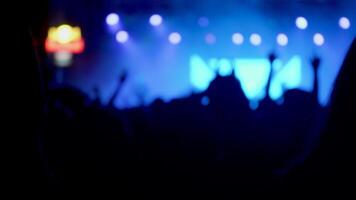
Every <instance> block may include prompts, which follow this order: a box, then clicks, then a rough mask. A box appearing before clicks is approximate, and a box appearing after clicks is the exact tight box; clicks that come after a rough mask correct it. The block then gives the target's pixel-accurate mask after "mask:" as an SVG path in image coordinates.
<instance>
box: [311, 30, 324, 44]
mask: <svg viewBox="0 0 356 200" xmlns="http://www.w3.org/2000/svg"><path fill="white" fill-rule="evenodd" d="M313 41H314V44H315V45H317V46H322V45H323V44H324V41H325V40H324V36H323V35H322V34H320V33H316V34H314V37H313Z"/></svg>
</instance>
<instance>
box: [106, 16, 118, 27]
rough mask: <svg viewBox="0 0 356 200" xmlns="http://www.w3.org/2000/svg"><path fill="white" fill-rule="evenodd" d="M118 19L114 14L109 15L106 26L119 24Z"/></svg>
mask: <svg viewBox="0 0 356 200" xmlns="http://www.w3.org/2000/svg"><path fill="white" fill-rule="evenodd" d="M119 21H120V17H119V15H118V14H116V13H111V14H109V15H108V16H107V17H106V24H108V25H109V26H115V25H117V24H118V23H119Z"/></svg>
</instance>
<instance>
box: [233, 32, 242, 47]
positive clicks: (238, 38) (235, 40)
mask: <svg viewBox="0 0 356 200" xmlns="http://www.w3.org/2000/svg"><path fill="white" fill-rule="evenodd" d="M232 42H233V43H234V44H236V45H241V44H242V43H243V42H244V36H243V35H242V34H241V33H234V34H233V35H232Z"/></svg>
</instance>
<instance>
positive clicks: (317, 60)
mask: <svg viewBox="0 0 356 200" xmlns="http://www.w3.org/2000/svg"><path fill="white" fill-rule="evenodd" d="M311 64H312V66H313V68H314V70H315V71H317V70H318V69H319V66H320V58H319V57H317V56H314V58H313V59H312V61H311Z"/></svg>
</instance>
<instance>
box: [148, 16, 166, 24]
mask: <svg viewBox="0 0 356 200" xmlns="http://www.w3.org/2000/svg"><path fill="white" fill-rule="evenodd" d="M162 22H163V19H162V16H161V15H158V14H154V15H152V16H151V17H150V24H151V25H152V26H159V25H161V24H162Z"/></svg>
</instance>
